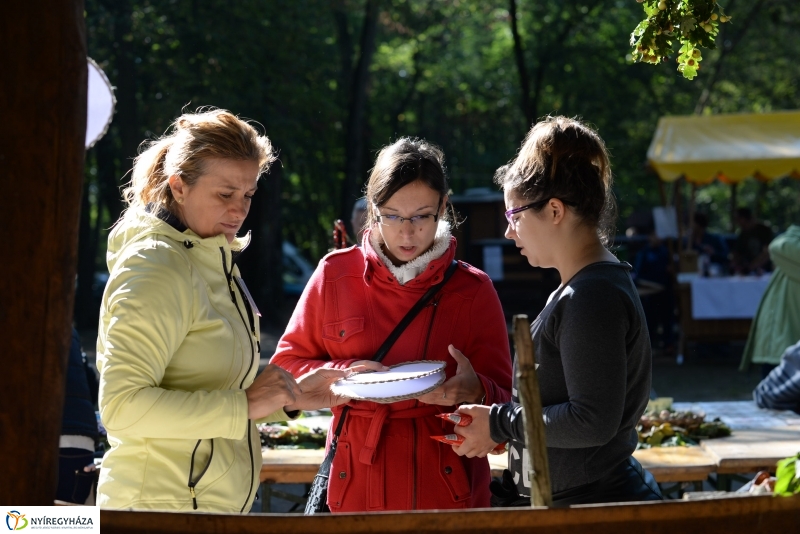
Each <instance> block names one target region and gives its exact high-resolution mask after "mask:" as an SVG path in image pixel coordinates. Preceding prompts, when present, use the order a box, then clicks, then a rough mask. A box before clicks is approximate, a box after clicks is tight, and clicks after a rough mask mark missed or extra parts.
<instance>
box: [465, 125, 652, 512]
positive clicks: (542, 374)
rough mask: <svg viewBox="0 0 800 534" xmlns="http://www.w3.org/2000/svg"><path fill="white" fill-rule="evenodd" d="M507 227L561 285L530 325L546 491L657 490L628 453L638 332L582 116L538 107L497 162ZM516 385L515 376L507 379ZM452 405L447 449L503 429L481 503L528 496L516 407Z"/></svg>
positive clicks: (486, 444) (597, 149)
mask: <svg viewBox="0 0 800 534" xmlns="http://www.w3.org/2000/svg"><path fill="white" fill-rule="evenodd" d="M496 181H497V183H498V184H499V185H500V186H501V187H502V188H503V192H504V197H505V204H506V208H507V209H508V211H506V218H507V219H508V228H507V230H506V237H507V238H509V239H513V240H514V243H515V244H516V245H517V247H518V248H519V249H520V254H522V255H523V256H525V257H526V258H527V259H528V262H529V263H530V264H531V265H532V266H534V267H553V268H555V269H557V270H558V272H559V274H560V275H561V285H560V286H559V287H558V288H557V289H556V290H555V291H554V292H553V293H552V294H551V295H550V298H549V299H548V301H547V304H546V305H545V307H544V309H543V310H542V311H541V313H539V316H538V317H537V318H536V320H535V321H534V322H533V324H532V325H531V335H532V337H533V346H534V348H535V351H536V362H537V364H538V369H537V374H538V378H539V387H540V391H541V399H542V411H543V420H544V421H543V422H544V425H545V434H546V439H547V455H548V461H549V467H550V477H551V480H550V482H551V485H552V491H553V502H554V505H555V506H567V505H571V504H586V503H602V502H620V501H643V500H660V499H661V498H662V497H661V493H660V491H659V488H658V485H657V484H656V482H655V480H654V479H653V477H652V475H651V474H650V473H648V472H647V471H646V470H644V469H643V468H642V466H641V465H640V464H639V462H637V461H636V460H635V459H634V458H633V457H632V456H631V454H632V453H633V451H634V450H635V448H636V444H637V442H638V436H637V433H636V425H637V424H638V422H639V418H640V417H641V415H642V413H643V412H644V409H645V406H646V405H647V401H648V398H649V394H650V378H651V355H650V337H649V335H648V332H647V325H646V321H645V317H644V312H643V311H642V305H641V302H640V300H639V296H638V294H637V292H636V288H635V286H634V284H633V281H632V279H631V276H630V271H631V266H630V265H629V264H627V263H624V262H620V261H619V260H617V258H616V257H614V255H613V254H612V253H611V252H609V250H608V248H607V244H608V237H609V235H610V229H611V225H610V223H611V222H612V221H613V217H614V212H615V206H614V200H613V197H612V192H611V184H612V177H611V167H610V163H609V159H608V153H607V151H606V147H605V144H604V143H603V140H602V139H601V138H600V136H599V135H598V134H597V132H595V131H594V130H593V129H591V128H590V127H589V126H587V125H585V124H583V123H581V122H580V121H577V120H574V119H569V118H566V117H548V118H547V119H545V120H543V121H541V122H539V123H537V124H536V125H534V126H533V128H532V129H531V131H530V133H529V134H528V136H527V138H526V139H525V142H524V143H523V145H522V148H521V149H520V151H519V155H518V156H517V158H516V159H515V160H514V161H513V162H512V163H510V164H509V165H508V166H506V167H503V168H501V169H500V171H499V172H498V173H497V176H496ZM514 391H516V388H515V390H514ZM518 403H519V400H518V399H517V397H516V395H515V396H514V398H513V399H512V401H511V402H509V403H498V404H494V405H492V406H462V407H461V408H459V412H461V413H466V414H469V415H471V416H472V417H473V421H472V424H471V425H469V426H466V427H456V429H455V431H456V432H457V433H458V434H461V435H462V436H463V437H464V438H465V439H464V442H463V444H461V445H460V446H458V447H454V450H455V451H456V452H457V453H458V454H459V455H464V456H467V457H470V458H471V457H483V456H486V454H487V453H488V452H489V451H491V450H492V449H493V448H494V447H495V446H496V445H497V444H498V443H501V442H503V441H506V440H508V441H509V470H507V471H505V472H504V476H503V480H502V484H501V483H499V482H493V483H492V493H493V497H492V504H493V505H495V506H518V505H523V504H527V503H529V500H530V494H531V481H530V480H529V478H528V476H529V475H528V473H529V470H530V464H529V456H528V451H527V450H526V449H525V431H524V428H523V422H522V417H521V411H522V408H521V406H520V405H519V404H518Z"/></svg>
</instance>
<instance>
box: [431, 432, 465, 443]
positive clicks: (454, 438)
mask: <svg viewBox="0 0 800 534" xmlns="http://www.w3.org/2000/svg"><path fill="white" fill-rule="evenodd" d="M431 439H435V440H436V441H439V442H441V443H445V444H447V445H461V444H462V443H464V438H463V437H462V436H459V435H458V434H446V435H444V436H431Z"/></svg>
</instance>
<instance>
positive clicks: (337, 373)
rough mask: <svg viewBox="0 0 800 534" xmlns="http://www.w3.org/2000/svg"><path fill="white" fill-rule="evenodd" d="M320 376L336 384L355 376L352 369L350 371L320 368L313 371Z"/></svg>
mask: <svg viewBox="0 0 800 534" xmlns="http://www.w3.org/2000/svg"><path fill="white" fill-rule="evenodd" d="M312 372H314V373H316V374H317V375H319V376H320V377H322V378H324V379H325V380H327V381H329V382H335V381H336V380H339V379H340V378H347V377H348V376H350V375H351V374H353V372H354V369H353V368H352V367H351V368H349V369H326V368H322V367H321V368H319V369H316V370H314V371H312Z"/></svg>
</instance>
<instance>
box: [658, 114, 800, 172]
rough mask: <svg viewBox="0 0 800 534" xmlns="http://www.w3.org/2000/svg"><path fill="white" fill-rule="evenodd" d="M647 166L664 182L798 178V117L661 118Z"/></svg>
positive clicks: (786, 115) (719, 116) (799, 168)
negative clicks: (682, 179)
mask: <svg viewBox="0 0 800 534" xmlns="http://www.w3.org/2000/svg"><path fill="white" fill-rule="evenodd" d="M647 160H648V162H649V163H650V165H651V167H653V168H654V169H655V170H656V172H657V173H658V176H659V177H660V178H661V179H662V180H663V181H665V182H673V181H675V180H677V179H678V178H680V177H681V176H684V177H685V178H686V179H687V180H688V181H689V182H692V183H695V184H707V183H709V182H712V181H713V180H714V179H715V178H716V179H719V180H721V181H723V182H726V183H737V182H741V181H742V180H744V179H745V178H750V177H753V178H757V179H759V180H773V179H776V178H782V177H784V176H793V177H795V178H800V111H781V112H776V113H737V114H730V115H709V116H697V115H692V116H688V117H661V119H659V121H658V127H657V128H656V133H655V135H654V136H653V141H652V142H651V143H650V148H649V149H648V150H647Z"/></svg>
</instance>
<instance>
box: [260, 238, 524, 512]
mask: <svg viewBox="0 0 800 534" xmlns="http://www.w3.org/2000/svg"><path fill="white" fill-rule="evenodd" d="M364 243H365V248H361V247H352V248H349V249H345V250H340V251H336V252H332V253H331V254H328V255H327V256H326V257H325V258H323V259H322V261H320V264H319V266H318V267H317V270H316V271H315V272H314V275H313V276H312V277H311V280H310V282H309V283H308V285H307V287H306V289H305V291H304V292H303V295H302V296H301V297H300V301H299V302H298V304H297V308H295V310H294V314H293V315H292V318H291V320H290V321H289V325H288V326H287V328H286V332H285V333H284V334H283V336H282V337H281V340H280V342H279V343H278V348H277V352H276V353H275V356H274V357H273V358H272V362H271V363H274V364H277V365H279V366H281V367H283V368H284V369H287V370H288V371H290V372H291V373H293V374H294V375H295V376H299V375H301V374H303V373H305V372H307V371H309V370H311V369H315V368H317V367H335V368H346V367H348V366H349V365H350V364H352V363H353V362H354V361H356V360H365V359H371V358H372V356H373V355H374V354H375V352H376V351H377V350H378V347H380V345H381V344H382V343H383V341H384V340H385V339H386V337H387V336H388V335H389V333H390V332H391V331H392V330H393V329H394V327H395V326H396V325H397V323H399V322H400V320H401V319H402V318H403V316H404V315H405V314H406V312H407V311H408V310H409V309H410V308H411V306H413V305H414V303H415V302H417V300H419V298H420V297H421V296H422V294H423V293H424V292H425V291H426V290H427V289H428V288H429V287H430V286H431V285H433V284H435V283H437V282H439V281H441V279H442V276H443V275H444V271H445V270H446V268H447V266H448V265H449V264H450V263H451V261H452V259H453V257H454V255H455V248H456V243H455V239H454V238H453V239H452V240H451V243H450V248H449V249H448V250H447V251H446V252H445V253H444V254H443V255H442V256H441V257H440V258H438V259H436V260H434V261H432V262H431V263H430V265H429V266H428V268H427V269H426V270H425V272H423V273H422V274H420V275H419V276H417V277H416V278H414V279H413V280H411V281H409V282H408V283H406V285H405V286H401V285H400V284H399V283H398V282H397V280H396V279H395V278H394V276H393V275H392V274H391V272H390V271H389V269H387V267H386V266H385V265H383V263H382V262H381V260H380V259H379V258H378V256H377V255H376V254H375V251H374V250H373V249H372V247H371V246H370V245H369V244H368V243H369V240H368V239H364ZM436 298H438V299H439V302H438V305H437V306H436V307H433V306H431V305H429V306H427V307H426V308H425V309H423V310H422V311H421V312H420V313H419V315H418V316H417V317H416V318H415V319H414V321H412V323H411V324H410V325H409V326H408V327H407V328H406V330H405V332H403V334H402V335H401V336H400V338H399V339H398V340H397V341H396V342H395V344H394V346H393V347H392V348H391V350H390V351H389V352H388V354H387V355H386V358H385V359H384V360H383V363H384V364H385V365H393V364H396V363H400V362H405V361H413V360H423V359H428V360H444V361H446V362H447V368H446V374H447V377H448V378H450V377H451V376H453V375H454V374H455V371H456V362H455V360H453V358H452V357H451V356H450V354H449V352H448V350H447V346H448V344H450V343H452V344H453V345H454V346H455V347H456V348H457V349H459V350H460V351H461V352H462V353H463V354H464V355H465V356H466V357H467V358H469V359H470V361H471V363H472V365H473V367H474V369H475V372H476V373H477V375H478V377H479V378H480V380H481V382H482V383H483V387H484V389H485V390H486V399H485V401H484V402H485V404H487V405H491V404H493V403H502V402H508V400H509V399H510V389H511V358H510V352H509V346H508V335H507V331H506V323H505V319H504V317H503V310H502V308H501V306H500V301H499V299H498V297H497V292H496V291H495V289H494V286H493V285H492V282H491V280H490V279H489V277H488V276H487V275H486V274H485V273H483V272H482V271H480V270H478V269H476V268H474V267H472V266H470V265H468V264H466V263H460V265H459V267H458V270H457V271H456V272H455V273H454V274H453V277H452V278H451V279H450V280H449V281H448V283H447V284H446V285H445V286H444V287H443V288H442V290H441V291H440V293H439V294H438V295H437V297H436ZM350 406H351V407H352V409H351V410H350V411H349V413H348V415H347V419H346V421H345V427H344V430H343V432H342V435H341V437H340V438H339V447H338V450H337V453H336V457H335V459H334V463H333V468H332V469H331V477H330V485H329V488H328V505H329V506H330V508H331V510H332V511H333V512H361V511H378V510H415V509H416V510H419V509H435V508H474V507H488V506H489V481H490V471H489V463H488V461H487V460H486V459H485V458H483V459H479V458H473V459H467V458H462V457H460V456H458V455H457V454H455V453H454V452H453V450H452V447H450V446H449V445H444V444H441V443H438V442H436V441H434V440H432V439H430V438H429V437H428V436H431V435H442V434H448V433H452V429H453V426H452V424H450V423H447V422H444V421H443V420H441V419H439V418H437V417H434V414H436V413H440V412H448V411H453V410H455V407H453V408H451V409H448V408H447V407H440V406H433V405H428V404H424V403H421V402H419V401H416V400H410V401H402V402H396V403H392V404H378V403H374V402H368V401H351V402H350ZM333 412H334V420H333V422H332V426H331V430H330V431H329V433H328V435H329V437H330V436H332V435H333V429H334V428H335V426H336V423H337V419H338V417H339V414H340V413H341V407H337V408H334V410H333Z"/></svg>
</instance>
